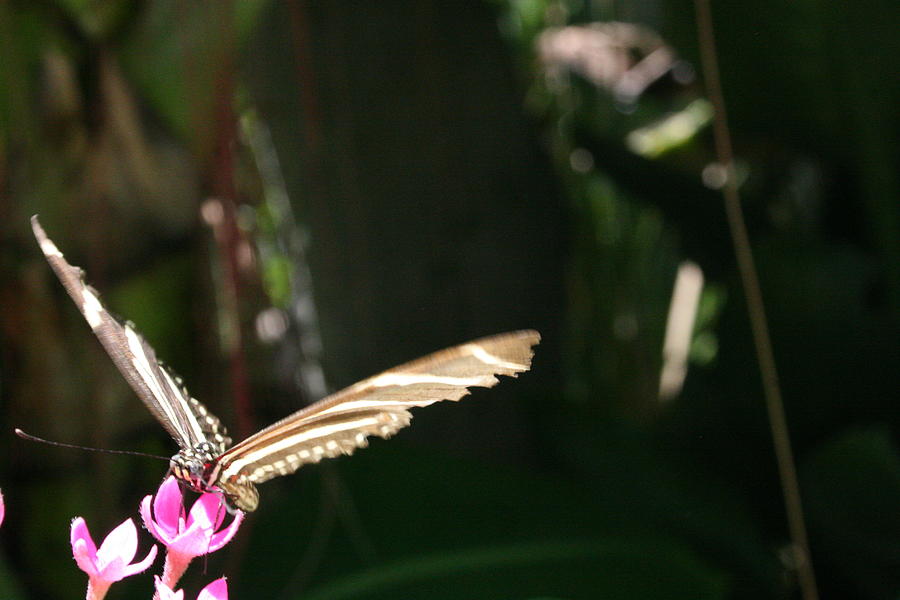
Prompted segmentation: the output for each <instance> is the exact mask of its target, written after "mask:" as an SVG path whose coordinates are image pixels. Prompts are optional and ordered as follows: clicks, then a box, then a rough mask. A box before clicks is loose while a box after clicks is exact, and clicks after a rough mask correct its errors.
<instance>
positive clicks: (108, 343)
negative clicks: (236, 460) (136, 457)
mask: <svg viewBox="0 0 900 600" xmlns="http://www.w3.org/2000/svg"><path fill="white" fill-rule="evenodd" d="M31 228H32V230H33V231H34V236H35V238H37V241H38V244H39V245H40V247H41V251H43V253H44V256H45V257H46V258H47V261H48V262H49V263H50V266H51V267H52V268H53V271H54V272H55V273H56V275H57V277H59V280H60V281H61V282H62V284H63V287H65V288H66V291H67V292H68V293H69V296H71V297H72V300H74V301H75V304H76V305H77V306H78V309H79V310H80V311H81V314H82V315H84V318H85V319H86V320H87V322H88V325H90V326H91V329H92V330H93V331H94V334H96V336H97V337H98V338H99V339H100V342H101V343H102V344H103V347H104V348H105V349H106V352H107V354H109V356H110V358H112V361H113V363H115V365H116V367H118V369H119V371H120V372H121V373H122V375H123V376H124V377H125V380H126V381H128V383H129V385H131V388H132V389H133V390H134V392H135V393H136V394H137V395H138V398H140V399H141V401H143V403H144V404H145V405H146V406H147V408H148V409H149V410H150V412H151V413H153V416H154V417H156V419H157V420H158V421H159V422H160V423H161V424H162V426H163V427H165V429H166V431H168V432H169V435H171V436H172V437H173V438H174V439H175V441H176V442H177V443H178V445H179V446H181V447H182V448H191V447H193V446H195V445H196V444H198V443H199V442H201V441H207V440H208V441H212V442H214V443H217V444H218V445H219V447H223V448H224V446H225V444H226V443H227V442H225V440H227V438H225V431H224V428H223V427H221V424H220V423H219V420H218V419H217V418H216V417H215V416H213V415H211V414H210V413H209V411H207V410H206V408H205V407H204V406H203V405H202V404H200V403H199V402H197V401H196V400H194V399H193V398H191V397H190V395H189V394H188V393H187V390H185V389H184V387H183V386H182V385H181V382H180V380H178V378H177V377H175V376H173V375H172V374H170V373H169V372H168V370H166V369H165V368H164V367H163V366H162V365H161V364H160V363H159V361H158V360H157V359H156V352H154V351H153V348H151V347H150V344H148V343H147V342H146V340H144V338H143V337H141V335H140V334H139V333H138V332H137V331H135V330H134V327H133V326H132V325H131V324H130V323H126V324H124V325H123V324H121V323H119V322H118V321H117V320H116V318H115V317H113V316H112V315H111V314H110V313H109V311H107V310H106V308H104V306H103V304H101V302H100V297H99V296H98V294H97V292H96V291H95V290H94V289H93V288H91V287H90V286H89V285H87V284H86V283H85V282H84V273H83V271H82V270H81V269H79V268H78V267H73V266H72V265H70V264H69V263H68V262H67V261H66V259H65V258H64V257H63V255H62V253H61V252H60V251H59V249H58V248H57V247H56V245H55V244H54V243H53V242H52V241H51V240H50V238H48V237H47V234H45V233H44V229H43V228H42V227H41V225H40V223H38V219H37V216H34V217H32V218H31ZM208 436H212V439H209V438H208ZM216 436H219V438H221V439H217V438H216Z"/></svg>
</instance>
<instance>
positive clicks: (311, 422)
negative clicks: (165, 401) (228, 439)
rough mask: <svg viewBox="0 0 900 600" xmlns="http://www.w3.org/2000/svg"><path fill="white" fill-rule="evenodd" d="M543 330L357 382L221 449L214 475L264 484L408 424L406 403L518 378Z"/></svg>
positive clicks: (462, 348)
mask: <svg viewBox="0 0 900 600" xmlns="http://www.w3.org/2000/svg"><path fill="white" fill-rule="evenodd" d="M540 339H541V336H540V334H539V333H538V332H536V331H531V330H525V331H515V332H511V333H504V334H499V335H494V336H491V337H486V338H482V339H479V340H475V341H472V342H469V343H467V344H462V345H459V346H454V347H452V348H448V349H446V350H441V351H439V352H435V353H434V354H430V355H428V356H425V357H423V358H420V359H418V360H415V361H412V362H410V363H407V364H404V365H401V366H399V367H394V368H393V369H390V370H388V371H385V372H384V373H381V374H379V375H375V376H374V377H370V378H369V379H365V380H363V381H360V382H359V383H356V384H354V385H352V386H350V387H348V388H346V389H344V390H342V391H340V392H337V393H335V394H332V395H331V396H328V397H326V398H324V399H323V400H321V401H319V402H317V403H315V404H313V405H311V406H309V407H307V408H305V409H303V410H300V411H298V412H296V413H294V414H293V415H291V416H289V417H286V418H285V419H282V420H281V421H278V422H277V423H274V424H272V425H271V426H269V427H267V428H265V429H263V430H262V431H260V432H259V433H256V434H255V435H252V436H250V437H249V438H247V439H246V440H244V441H242V442H239V443H238V444H237V445H235V446H234V447H232V448H231V449H229V450H226V451H225V453H224V454H222V456H220V457H219V460H218V463H219V464H218V477H217V479H218V481H221V482H223V483H226V485H227V482H229V481H246V482H249V483H251V484H255V483H262V482H263V481H267V480H269V479H271V478H273V477H278V476H281V475H287V474H289V473H293V472H294V471H296V470H297V469H298V468H300V467H301V466H302V465H304V464H307V463H315V462H319V461H320V460H321V459H323V458H330V457H334V456H338V455H341V454H352V453H353V451H354V450H355V449H356V448H361V447H364V446H366V445H367V438H368V437H370V436H377V437H382V438H387V437H390V436H391V435H393V434H394V433H396V432H397V431H398V430H400V429H401V428H403V427H405V426H407V425H409V422H410V419H411V418H412V415H411V414H410V412H409V409H411V408H414V407H417V406H428V405H429V404H433V403H435V402H440V401H442V400H459V399H460V398H462V397H463V396H465V395H466V394H468V393H469V388H470V387H487V388H489V387H493V386H494V385H496V384H497V378H496V375H508V376H511V377H516V376H517V374H518V373H522V372H524V371H527V370H528V369H529V368H531V358H532V356H533V354H534V352H533V351H532V346H534V345H536V344H537V343H538V342H539V341H540Z"/></svg>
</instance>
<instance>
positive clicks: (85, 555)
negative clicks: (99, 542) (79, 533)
mask: <svg viewBox="0 0 900 600" xmlns="http://www.w3.org/2000/svg"><path fill="white" fill-rule="evenodd" d="M72 556H73V557H75V564H77V565H78V568H79V569H81V570H82V571H84V572H85V573H87V574H88V575H89V576H91V577H95V576H97V575H98V574H99V572H98V571H97V565H96V564H95V561H96V560H97V553H96V552H92V551H91V549H90V548H88V545H87V542H85V540H83V539H78V540H75V541H74V542H73V543H72Z"/></svg>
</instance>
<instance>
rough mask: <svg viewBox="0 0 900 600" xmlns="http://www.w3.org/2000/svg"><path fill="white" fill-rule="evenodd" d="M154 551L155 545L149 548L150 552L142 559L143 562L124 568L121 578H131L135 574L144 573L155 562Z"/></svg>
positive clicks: (155, 549)
mask: <svg viewBox="0 0 900 600" xmlns="http://www.w3.org/2000/svg"><path fill="white" fill-rule="evenodd" d="M156 551H157V546H156V544H153V547H152V548H150V552H148V553H147V556H146V557H144V560H142V561H141V562H139V563H134V564H132V565H126V566H125V568H124V569H123V575H122V576H123V577H131V576H132V575H135V574H136V573H141V572H143V571H146V570H147V568H148V567H149V566H150V565H152V564H153V561H154V560H156Z"/></svg>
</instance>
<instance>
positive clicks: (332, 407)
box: [31, 216, 541, 512]
mask: <svg viewBox="0 0 900 600" xmlns="http://www.w3.org/2000/svg"><path fill="white" fill-rule="evenodd" d="M31 227H32V230H33V231H34V235H35V238H37V241H38V244H39V245H40V247H41V250H42V251H43V253H44V256H45V257H46V258H47V261H48V262H49V263H50V266H51V267H52V268H53V271H54V272H55V273H56V275H57V276H58V277H59V280H60V281H61V282H62V284H63V286H64V287H65V288H66V291H67V292H68V293H69V296H71V297H72V299H73V300H74V301H75V304H76V305H78V308H79V310H81V314H82V315H84V318H85V319H86V320H87V322H88V325H90V326H91V329H92V330H93V331H94V334H96V336H97V337H98V338H99V340H100V342H101V343H102V344H103V347H104V348H105V349H106V352H107V353H108V354H109V356H110V358H112V361H113V363H115V365H116V367H117V368H118V369H119V371H120V372H121V373H122V375H123V376H124V377H125V379H126V380H127V381H128V383H129V385H130V386H131V388H132V389H133V390H134V392H135V393H136V394H137V396H138V398H140V399H141V401H143V403H144V404H145V405H146V406H147V408H148V409H149V410H150V412H151V413H152V414H153V416H154V417H156V419H157V420H158V421H159V422H160V423H161V424H162V426H163V427H164V428H165V429H166V431H167V432H168V433H169V435H171V436H172V438H173V439H174V440H175V442H176V443H177V444H178V446H179V447H180V450H179V451H178V453H177V454H175V455H174V456H173V457H172V458H171V460H170V462H169V469H170V471H171V472H172V474H173V475H174V476H175V477H176V478H178V479H179V480H181V481H182V482H183V483H184V484H185V485H187V486H188V487H190V488H191V489H193V490H195V491H198V492H208V491H214V492H215V491H218V492H221V493H222V494H223V495H224V497H225V501H226V505H227V506H228V508H229V509H231V510H234V509H239V510H242V511H244V512H250V511H253V510H256V508H257V506H258V505H259V493H258V491H257V489H256V485H257V484H259V483H263V482H264V481H268V480H269V479H272V478H273V477H279V476H282V475H288V474H290V473H293V472H294V471H296V470H297V469H299V468H300V467H301V466H302V465H305V464H309V463H317V462H319V461H320V460H322V459H323V458H332V457H336V456H340V455H343V454H352V453H353V451H354V450H356V449H357V448H362V447H365V446H366V445H367V444H368V441H367V440H368V438H369V437H370V436H376V437H381V438H388V437H390V436H392V435H393V434H394V433H396V432H397V431H398V430H400V429H402V428H403V427H406V426H407V425H409V422H410V419H411V418H412V415H411V414H410V412H409V410H410V409H411V408H414V407H417V406H428V405H429V404H433V403H435V402H440V401H441V400H454V401H455V400H459V399H460V398H462V397H463V396H465V395H467V394H468V393H469V388H470V387H488V388H489V387H493V386H494V385H496V384H497V383H498V380H497V378H496V375H508V376H511V377H516V376H517V375H518V373H522V372H524V371H527V370H529V369H530V368H531V359H532V356H533V355H534V352H533V350H532V347H533V346H535V345H537V344H538V342H540V339H541V336H540V334H539V333H538V332H537V331H533V330H522V331H513V332H510V333H502V334H499V335H494V336H490V337H485V338H481V339H478V340H475V341H472V342H469V343H467V344H461V345H459V346H453V347H451V348H447V349H446V350H441V351H439V352H435V353H433V354H429V355H428V356H425V357H423V358H419V359H417V360H414V361H412V362H409V363H406V364H404V365H400V366H399V367H394V368H393V369H389V370H387V371H385V372H383V373H381V374H379V375H375V376H374V377H369V378H368V379H364V380H362V381H360V382H358V383H355V384H353V385H351V386H350V387H348V388H345V389H343V390H341V391H339V392H337V393H334V394H331V395H330V396H327V397H325V398H323V399H322V400H320V401H318V402H316V403H315V404H312V405H310V406H307V407H306V408H303V409H301V410H299V411H297V412H295V413H294V414H292V415H289V416H287V417H285V418H284V419H282V420H280V421H278V422H276V423H273V424H272V425H270V426H268V427H266V428H265V429H263V430H262V431H259V432H258V433H255V434H253V435H251V436H250V437H248V438H247V439H245V440H243V441H241V442H238V443H237V444H234V445H233V446H232V445H231V439H230V438H229V437H228V434H227V432H226V430H225V427H223V426H222V423H221V422H220V421H219V419H218V418H217V417H216V416H215V415H213V414H212V413H211V412H209V411H208V410H207V409H206V407H205V406H203V404H201V403H200V402H198V401H197V400H196V399H194V398H193V397H191V395H190V394H189V393H188V391H187V389H186V388H185V387H184V386H183V385H182V383H181V380H180V379H179V378H178V377H176V376H175V375H173V374H172V373H171V372H170V371H169V370H168V369H167V368H166V367H165V366H164V365H162V364H161V363H160V362H159V361H158V360H157V359H156V353H155V352H154V350H153V348H151V347H150V345H149V344H148V343H147V341H146V340H144V338H143V337H141V335H140V334H139V333H138V332H137V331H135V329H134V326H133V325H132V324H131V323H127V322H126V323H124V324H123V323H120V322H119V321H118V320H116V318H115V317H113V316H112V315H111V314H110V313H109V312H108V311H107V310H106V309H105V308H104V307H103V304H102V303H101V302H100V297H99V295H98V294H97V292H96V291H95V290H94V289H93V288H91V287H90V286H88V285H87V284H86V283H85V282H84V273H83V271H82V270H81V269H79V268H78V267H74V266H72V265H70V264H69V263H68V262H67V261H66V259H65V258H64V257H63V255H62V253H61V252H60V251H59V249H58V248H57V247H56V245H55V244H54V243H53V242H52V241H51V240H50V238H48V237H47V235H46V234H45V233H44V230H43V228H42V227H41V225H40V223H39V222H38V219H37V217H36V216H35V217H32V219H31Z"/></svg>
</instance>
